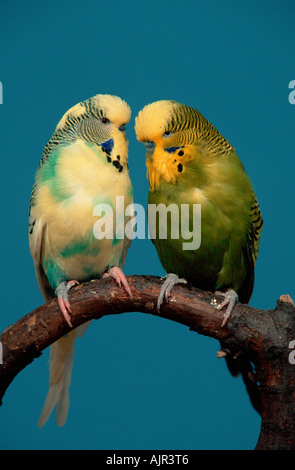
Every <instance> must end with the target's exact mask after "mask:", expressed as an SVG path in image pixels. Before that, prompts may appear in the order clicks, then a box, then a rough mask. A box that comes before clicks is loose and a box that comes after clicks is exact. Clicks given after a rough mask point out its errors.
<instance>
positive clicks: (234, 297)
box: [211, 289, 239, 328]
mask: <svg viewBox="0 0 295 470" xmlns="http://www.w3.org/2000/svg"><path fill="white" fill-rule="evenodd" d="M215 294H218V295H222V296H223V297H224V300H223V301H222V302H221V304H217V301H216V299H213V300H212V301H211V305H213V306H214V308H216V310H221V309H223V307H225V306H226V305H227V309H226V311H225V313H224V315H223V321H222V324H221V328H222V327H223V326H224V325H225V324H226V322H227V320H228V318H229V317H230V315H231V313H232V311H233V308H234V306H235V305H236V303H237V301H238V299H239V297H238V294H237V293H236V292H235V291H234V290H233V289H228V290H227V291H226V292H219V291H216V292H215Z"/></svg>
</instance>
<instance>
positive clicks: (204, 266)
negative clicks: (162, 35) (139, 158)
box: [135, 100, 263, 407]
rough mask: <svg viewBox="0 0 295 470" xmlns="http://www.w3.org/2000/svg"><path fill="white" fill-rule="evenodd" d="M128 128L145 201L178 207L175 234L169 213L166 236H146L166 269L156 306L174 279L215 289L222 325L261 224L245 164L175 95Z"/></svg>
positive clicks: (245, 370) (243, 285) (249, 286)
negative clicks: (138, 148) (141, 149)
mask: <svg viewBox="0 0 295 470" xmlns="http://www.w3.org/2000/svg"><path fill="white" fill-rule="evenodd" d="M135 131H136V135H137V139H138V140H139V141H140V142H142V143H143V144H144V145H145V147H146V150H147V152H146V165H147V175H148V179H149V198H148V203H149V207H150V205H151V204H153V205H156V206H158V205H160V204H164V205H165V206H166V207H169V206H170V205H172V204H174V205H177V207H178V208H179V219H178V222H176V223H178V224H179V227H177V228H178V229H179V230H178V232H179V236H178V237H173V236H172V229H173V228H175V227H172V226H171V225H172V222H171V220H172V217H171V219H170V222H168V227H167V237H166V238H165V237H161V236H160V235H159V226H156V227H155V228H154V233H155V235H154V239H153V242H154V244H155V247H156V249H157V253H158V256H159V259H160V261H161V263H162V266H163V267H164V269H165V270H166V272H167V273H168V274H167V275H166V280H165V281H164V283H163V286H162V289H161V292H160V296H159V299H158V306H159V307H160V306H161V303H162V302H163V301H164V300H165V299H168V298H169V295H170V292H171V289H172V288H173V286H174V285H175V284H176V283H179V282H186V281H188V282H190V283H192V284H193V285H195V286H196V287H198V288H200V289H204V290H209V291H212V292H214V291H216V290H219V291H221V292H222V295H223V296H224V301H223V302H221V304H220V305H218V306H217V307H218V308H219V309H222V308H224V307H226V311H225V314H224V320H223V323H222V325H224V324H225V323H226V321H227V320H228V318H229V316H230V315H231V312H232V309H233V307H234V305H235V302H236V301H237V299H238V298H239V300H240V301H241V302H242V303H248V302H249V300H250V297H251V294H252V290H253V284H254V266H255V263H256V259H257V254H258V247H259V237H260V232H261V229H262V225H263V221H262V217H261V213H260V209H259V205H258V202H257V199H256V196H255V194H254V191H253V188H252V185H251V183H250V180H249V178H248V176H247V174H246V172H245V169H244V167H243V165H242V163H241V161H240V159H239V158H238V156H237V154H236V152H235V149H234V148H233V147H232V145H231V144H230V143H229V142H228V141H227V140H226V139H225V138H224V137H223V136H222V135H221V134H220V133H219V132H218V131H217V130H216V129H215V127H214V126H213V125H212V124H210V123H209V122H208V121H207V119H205V117H204V116H203V115H202V114H201V113H200V112H199V111H198V110H196V109H194V108H192V107H190V106H187V105H184V104H181V103H178V102H176V101H173V100H161V101H157V102H154V103H151V104H149V105H147V106H145V107H144V108H143V109H142V110H141V111H140V113H139V114H138V116H137V117H136V120H135ZM194 205H200V208H201V218H200V224H199V225H200V227H197V228H198V229H200V235H201V236H200V244H199V245H198V246H197V245H196V247H195V248H189V247H187V246H188V245H187V242H188V239H187V234H191V236H192V235H194V233H193V230H194V219H193V210H192V209H193V206H194ZM184 206H187V207H189V209H190V211H189V216H187V220H186V222H187V228H186V232H183V231H182V229H183V227H182V222H183V221H185V217H182V215H183V214H182V213H181V212H182V208H183V207H184ZM227 360H228V364H230V359H229V358H228V359H227ZM238 362H239V369H240V370H241V372H242V374H243V378H244V380H245V382H246V385H247V388H250V389H251V388H254V389H255V390H253V395H252V397H253V402H256V403H257V401H258V400H259V399H257V393H256V391H257V388H256V384H255V385H253V387H252V384H251V381H249V378H248V375H249V372H251V370H252V369H251V365H250V364H249V361H248V360H245V361H244V363H243V364H242V362H243V358H242V356H240V358H239V361H236V365H237V363H238ZM231 370H232V371H233V372H234V367H233V364H231ZM254 395H255V397H254ZM255 407H256V405H255Z"/></svg>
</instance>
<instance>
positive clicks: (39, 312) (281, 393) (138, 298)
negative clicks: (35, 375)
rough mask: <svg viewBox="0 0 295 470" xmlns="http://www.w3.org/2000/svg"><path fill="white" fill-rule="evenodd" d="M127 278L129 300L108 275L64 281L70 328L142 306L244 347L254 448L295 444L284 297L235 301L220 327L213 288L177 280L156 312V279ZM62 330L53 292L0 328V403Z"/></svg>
mask: <svg viewBox="0 0 295 470" xmlns="http://www.w3.org/2000/svg"><path fill="white" fill-rule="evenodd" d="M127 280H128V282H129V285H130V288H131V291H132V294H133V299H131V298H130V297H129V296H128V295H127V294H126V293H125V292H123V290H122V289H121V288H120V287H118V286H117V285H116V283H115V281H114V280H106V279H100V280H98V281H92V282H89V283H86V284H82V285H79V286H77V287H75V288H72V289H71V291H70V292H69V300H70V303H71V307H72V314H71V319H72V324H73V327H74V328H76V327H77V326H79V325H81V324H83V323H85V322H87V321H89V320H92V319H98V318H101V317H102V316H104V315H112V314H119V313H124V312H142V313H148V314H152V315H157V316H160V317H162V318H166V319H169V320H172V321H175V322H178V323H182V324H183V325H186V326H188V327H189V328H190V329H191V330H193V331H196V332H197V333H199V334H202V335H205V336H210V337H212V338H215V339H217V340H219V341H222V344H223V345H225V346H226V348H228V349H229V350H230V351H231V352H232V353H233V354H239V353H240V352H242V353H243V354H246V355H247V356H248V358H249V359H250V360H251V361H252V363H253V364H254V366H255V371H256V378H255V380H256V381H257V382H258V383H259V387H260V391H261V406H262V412H261V432H260V436H259V439H258V442H257V445H256V449H260V450H261V449H284V450H287V449H295V375H294V372H295V364H294V363H293V362H295V361H292V360H290V357H291V356H290V354H291V353H292V349H290V347H289V345H290V342H291V341H293V340H295V307H294V303H293V301H292V300H291V298H290V297H289V296H281V297H280V299H279V300H278V301H277V305H276V307H275V308H274V309H272V310H258V309H256V308H253V307H249V306H248V305H242V304H240V303H238V304H237V305H236V306H235V308H234V310H233V313H232V316H231V317H230V319H229V320H228V322H227V324H226V325H225V326H224V327H223V328H221V323H222V319H223V313H222V312H219V311H218V310H216V309H214V307H213V306H212V305H211V301H212V299H213V298H215V297H216V295H214V294H212V293H210V292H204V291H201V290H198V289H196V288H194V287H192V286H190V285H187V286H183V285H177V286H175V287H174V288H173V291H172V295H171V298H170V300H169V302H168V303H165V304H163V305H162V307H161V312H160V313H159V312H158V311H157V307H156V303H157V298H158V295H159V290H160V286H161V282H159V281H160V280H159V278H158V277H153V276H127ZM70 330H71V328H70V327H69V326H68V324H67V323H66V321H65V320H64V318H63V316H62V314H61V311H60V309H59V307H58V304H57V301H56V299H54V300H52V301H51V302H48V303H47V304H44V305H42V306H40V307H38V308H37V309H35V310H34V311H32V312H31V313H29V314H28V315H26V316H24V317H23V318H21V319H20V320H19V321H17V322H16V323H14V324H13V325H11V326H9V327H8V328H7V329H6V330H5V331H4V332H3V333H2V334H1V335H0V345H2V358H3V364H0V400H1V403H2V398H3V396H4V394H5V391H6V390H7V388H8V386H9V385H10V383H11V382H12V381H13V379H14V377H15V376H16V375H17V374H18V373H19V372H20V371H21V370H22V369H23V368H25V367H26V366H27V365H28V364H30V363H31V362H32V361H33V360H34V359H35V358H37V357H39V356H40V355H41V352H42V351H43V350H44V349H45V348H47V347H48V346H49V345H50V344H52V343H54V342H55V341H57V340H58V339H59V338H61V337H62V336H63V335H65V334H66V333H68V332H69V331H70ZM293 357H294V356H293Z"/></svg>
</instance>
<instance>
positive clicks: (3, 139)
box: [0, 0, 295, 450]
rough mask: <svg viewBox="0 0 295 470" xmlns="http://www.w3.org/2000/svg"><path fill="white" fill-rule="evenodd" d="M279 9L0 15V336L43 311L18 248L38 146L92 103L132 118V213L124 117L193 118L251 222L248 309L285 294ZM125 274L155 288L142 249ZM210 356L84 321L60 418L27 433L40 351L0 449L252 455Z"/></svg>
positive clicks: (179, 334)
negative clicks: (228, 168) (167, 102)
mask: <svg viewBox="0 0 295 470" xmlns="http://www.w3.org/2000/svg"><path fill="white" fill-rule="evenodd" d="M294 10H295V7H294V2H292V1H291V0H290V1H287V0H286V1H285V2H278V1H275V0H269V1H265V0H260V1H258V2H257V1H254V0H249V1H247V2H236V1H233V0H232V1H231V0H227V1H223V2H219V1H218V0H215V1H214V0H206V1H193V0H182V1H176V0H170V1H165V0H157V1H154V0H149V1H148V2H144V1H143V2H138V1H135V0H126V1H125V2H122V1H119V0H113V1H112V2H102V1H95V2H94V1H90V0H84V1H83V2H78V1H77V0H71V1H67V0H62V1H60V0H59V1H57V0H52V1H50V2H37V1H36V2H35V1H32V0H31V2H22V1H20V0H16V1H14V2H10V3H7V2H6V4H5V6H4V5H1V11H0V24H1V27H0V81H1V83H2V87H3V100H2V101H3V102H2V103H1V105H0V152H1V185H0V191H1V203H2V204H1V224H2V225H1V245H0V247H1V264H2V269H1V288H2V296H1V297H2V299H1V316H0V329H1V331H2V330H4V329H5V328H6V327H7V326H8V325H10V324H11V323H13V322H15V321H16V320H18V319H19V318H20V317H22V316H23V315H25V314H26V313H28V312H30V311H31V310H33V309H34V308H35V307H37V306H39V305H40V304H42V303H43V299H42V297H41V294H40V292H39V290H38V286H37V282H36V280H35V274H34V268H33V263H32V260H31V256H30V253H29V248H28V236H27V225H28V220H27V219H28V206H29V199H30V192H31V187H32V184H33V181H34V174H35V170H36V169H37V166H38V164H39V160H40V158H41V154H42V151H43V148H44V145H45V144H46V142H47V141H48V140H49V138H50V137H51V135H52V132H53V130H54V128H55V126H56V124H57V122H58V121H59V119H60V118H61V116H62V115H63V114H64V112H65V111H66V110H67V109H68V108H70V107H71V106H73V105H74V104H76V103H77V102H79V101H81V100H84V99H87V98H89V97H90V96H93V95H95V94H97V93H110V94H116V95H119V96H120V97H122V98H123V99H125V100H126V101H127V102H128V103H129V105H130V106H131V109H132V118H131V122H130V124H129V126H128V129H127V135H128V138H129V141H130V145H129V165H130V174H131V178H132V181H133V185H134V194H135V202H138V203H140V204H143V205H145V204H146V202H147V193H148V182H147V179H146V167H145V152H144V147H143V145H142V144H140V143H139V142H137V141H136V138H135V133H134V127H133V126H134V118H135V116H136V115H137V113H138V111H139V110H140V109H141V108H142V107H143V106H144V105H145V104H147V103H149V102H152V101H155V100H158V99H175V100H177V101H180V102H183V103H185V104H188V105H190V106H193V107H196V108H198V109H199V110H200V112H201V113H202V114H204V115H205V117H206V118H207V119H208V120H209V121H211V122H212V124H214V125H215V127H216V128H217V129H218V130H219V131H220V132H221V133H222V134H223V135H224V136H225V137H226V138H227V139H228V140H229V141H230V143H231V144H232V145H233V146H234V147H236V149H237V153H238V155H239V157H240V158H241V160H242V162H243V164H244V166H245V168H246V171H247V173H248V174H249V176H250V178H251V180H252V182H253V186H254V188H255V191H256V194H257V196H258V200H259V202H260V206H261V210H262V213H263V217H264V229H263V232H262V237H261V246H260V253H259V256H258V263H257V269H256V284H255V290H254V294H253V297H252V299H251V305H253V306H256V307H259V308H263V309H267V308H273V307H274V306H275V303H276V299H277V298H278V297H279V296H280V295H281V294H284V293H289V294H291V295H292V294H293V293H294V275H293V274H294V230H295V224H294V214H293V206H294V167H295V164H294V155H295V152H294V150H295V141H294V120H295V105H292V104H291V103H290V102H289V100H288V96H289V93H290V91H291V90H289V89H288V85H289V82H290V81H291V80H294V79H295V65H294V64H295V62H294V13H295V12H294ZM125 273H126V274H153V275H162V274H164V271H163V269H162V267H161V265H160V263H159V261H158V259H157V254H156V251H155V249H154V247H153V245H152V243H151V241H149V240H135V241H134V242H133V243H132V246H131V248H130V251H129V254H128V259H127V263H126V267H125ZM218 347H219V345H218V343H217V342H216V341H215V340H213V339H211V338H205V337H202V336H199V335H197V334H196V333H193V332H190V331H189V329H188V328H186V327H184V326H182V325H179V324H176V323H173V322H170V321H167V320H164V319H160V318H157V317H153V316H149V315H144V314H141V313H126V314H124V315H116V316H108V317H106V318H103V319H101V320H99V321H96V322H93V323H92V324H91V326H90V328H89V329H88V330H87V332H86V333H85V335H84V337H83V338H81V339H78V340H77V343H76V356H75V361H74V370H73V377H72V385H71V390H70V392H71V404H70V413H69V417H68V421H67V423H66V425H65V426H64V427H63V428H58V427H56V425H55V416H54V415H53V416H52V417H51V419H50V421H49V422H48V423H47V424H46V425H45V427H44V428H42V429H39V428H38V427H37V424H36V423H37V420H38V417H39V413H40V411H41V408H42V405H43V402H44V399H45V395H46V392H47V387H48V356H49V350H46V351H44V354H43V355H42V357H40V358H39V359H37V360H35V361H34V362H33V363H32V364H31V365H30V366H28V367H27V368H26V369H25V370H24V371H22V372H21V373H20V374H19V375H18V376H17V378H16V379H15V380H14V381H13V383H12V385H11V386H10V387H9V389H8V390H7V393H6V395H5V397H4V402H3V406H2V407H1V408H0V447H1V448H2V449H76V448H78V449H159V450H160V449H252V448H253V447H254V445H255V443H256V441H257V437H258V434H259V429H260V419H259V417H258V415H257V413H256V412H255V411H253V409H252V408H251V406H250V404H249V400H248V397H247V395H246V391H245V388H244V385H243V383H242V381H241V380H240V379H233V378H232V377H231V376H230V375H229V373H228V371H227V369H226V366H225V363H224V362H223V361H222V360H218V359H217V358H216V351H217V350H218Z"/></svg>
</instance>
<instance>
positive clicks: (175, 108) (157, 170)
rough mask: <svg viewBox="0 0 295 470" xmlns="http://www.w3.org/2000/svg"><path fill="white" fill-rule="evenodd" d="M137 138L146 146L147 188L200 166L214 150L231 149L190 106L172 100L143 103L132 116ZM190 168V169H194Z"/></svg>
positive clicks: (153, 187) (180, 178)
mask: <svg viewBox="0 0 295 470" xmlns="http://www.w3.org/2000/svg"><path fill="white" fill-rule="evenodd" d="M135 132H136V137H137V139H138V140H139V141H140V142H142V143H143V144H144V145H145V147H146V150H147V152H146V155H147V159H146V165H147V176H148V179H149V183H150V190H151V191H153V190H154V189H156V188H157V187H158V186H159V184H160V183H161V181H162V180H164V181H166V182H168V183H170V182H173V183H174V182H176V181H179V180H182V181H184V178H185V177H186V176H188V175H189V172H190V171H193V168H192V167H193V165H195V170H196V165H197V166H198V168H199V169H200V168H201V166H202V164H203V163H206V162H208V161H209V160H210V159H211V160H212V157H213V156H215V154H216V153H220V152H228V151H230V150H233V147H231V145H230V144H229V142H228V141H227V140H226V139H225V138H224V137H222V135H221V134H220V133H219V132H218V131H217V130H216V129H215V127H214V126H213V125H212V124H210V122H209V121H207V119H205V118H204V116H203V115H202V114H201V113H200V112H199V111H197V110H196V109H194V108H191V107H190V106H187V105H185V104H181V103H177V102H176V101H173V100H161V101H156V102H154V103H151V104H148V105H147V106H145V107H144V108H143V109H142V110H141V111H140V112H139V114H138V116H137V117H136V119H135ZM195 170H194V171H195Z"/></svg>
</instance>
